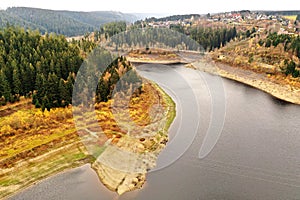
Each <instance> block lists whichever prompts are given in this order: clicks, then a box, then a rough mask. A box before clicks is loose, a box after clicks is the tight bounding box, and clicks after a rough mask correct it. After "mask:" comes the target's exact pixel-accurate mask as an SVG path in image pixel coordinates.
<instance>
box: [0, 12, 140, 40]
mask: <svg viewBox="0 0 300 200" xmlns="http://www.w3.org/2000/svg"><path fill="white" fill-rule="evenodd" d="M135 20H137V17H136V16H134V15H131V14H124V13H120V12H112V11H97V12H75V11H54V10H45V9H38V8H25V7H13V8H8V9H7V10H2V11H0V28H3V27H5V26H6V25H7V23H9V24H10V25H16V26H21V27H24V28H25V29H28V28H29V29H39V31H40V32H41V33H42V34H44V33H46V32H48V33H51V32H54V33H57V34H63V35H66V36H77V35H84V34H85V33H87V32H91V31H94V30H97V29H99V27H100V26H101V25H103V24H105V23H108V22H112V21H128V22H133V21H135Z"/></svg>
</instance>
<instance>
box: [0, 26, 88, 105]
mask: <svg viewBox="0 0 300 200" xmlns="http://www.w3.org/2000/svg"><path fill="white" fill-rule="evenodd" d="M81 63H82V58H81V56H80V49H79V47H78V45H74V44H72V43H68V42H67V41H66V39H65V37H64V36H57V35H54V34H51V35H48V34H46V35H45V36H41V35H40V34H39V33H38V32H36V31H25V30H24V29H21V28H15V27H12V26H9V27H7V28H5V29H4V30H1V31H0V103H1V105H3V104H5V103H6V102H15V101H17V100H18V99H19V97H20V96H27V97H30V96H33V104H35V106H36V107H42V108H43V109H50V108H52V107H61V106H66V105H68V104H69V103H71V95H72V91H71V88H72V84H73V82H74V77H75V74H76V72H77V71H78V69H79V67H80V65H81Z"/></svg>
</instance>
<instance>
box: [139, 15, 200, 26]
mask: <svg viewBox="0 0 300 200" xmlns="http://www.w3.org/2000/svg"><path fill="white" fill-rule="evenodd" d="M192 17H194V18H196V19H197V18H200V17H201V15H199V14H188V15H172V16H168V17H162V18H155V17H151V18H146V19H145V21H146V22H161V21H179V20H181V21H184V20H186V19H191V18H192ZM138 23H141V21H138V22H137V24H138Z"/></svg>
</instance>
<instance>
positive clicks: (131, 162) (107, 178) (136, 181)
mask: <svg viewBox="0 0 300 200" xmlns="http://www.w3.org/2000/svg"><path fill="white" fill-rule="evenodd" d="M151 85H152V86H153V88H155V90H156V91H157V92H159V93H160V95H161V97H162V98H163V101H164V102H165V104H166V108H167V109H164V113H163V114H164V116H166V121H165V122H164V126H163V127H160V128H159V127H157V130H155V132H153V135H152V136H149V137H146V138H143V139H144V141H143V142H141V141H140V140H139V138H135V137H129V136H125V137H123V138H120V140H119V142H118V144H117V145H111V144H109V145H108V146H107V147H106V150H105V151H104V152H103V153H102V154H101V155H100V156H99V157H98V158H97V159H96V161H95V162H94V163H92V165H91V168H92V169H93V170H94V171H95V172H96V173H97V175H98V178H99V179H100V181H101V183H102V184H103V185H104V186H105V187H106V188H108V189H109V190H111V191H113V192H117V193H118V195H122V194H123V193H126V192H129V191H133V190H137V189H141V188H142V187H143V185H144V183H145V182H146V179H147V174H148V171H149V170H150V169H152V168H154V167H155V166H156V162H157V157H158V156H159V154H160V152H161V151H162V150H163V149H164V148H165V147H166V145H167V142H168V140H169V135H168V130H169V128H170V126H171V124H172V123H173V121H174V119H175V116H176V106H175V105H176V104H175V102H174V100H173V99H172V98H171V97H170V96H169V95H168V94H167V93H166V92H165V91H164V90H163V89H162V88H161V87H160V86H159V85H158V84H157V83H154V82H152V81H151Z"/></svg>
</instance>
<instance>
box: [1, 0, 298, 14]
mask: <svg viewBox="0 0 300 200" xmlns="http://www.w3.org/2000/svg"><path fill="white" fill-rule="evenodd" d="M13 6H25V7H35V8H45V9H53V10H73V11H101V10H105V11H121V12H125V13H166V14H188V13H195V14H206V13H216V12H223V11H232V10H243V9H247V10H300V2H299V1H298V0H289V1H283V0H270V1H269V0H250V1H246V0H224V1H222V0H204V1H203V0H182V1H178V0H176V1H175V0H105V1H103V0H80V1H79V0H59V1H58V0H52V1H51V0H47V1H43V0H0V8H1V9H6V8H7V7H13Z"/></svg>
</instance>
